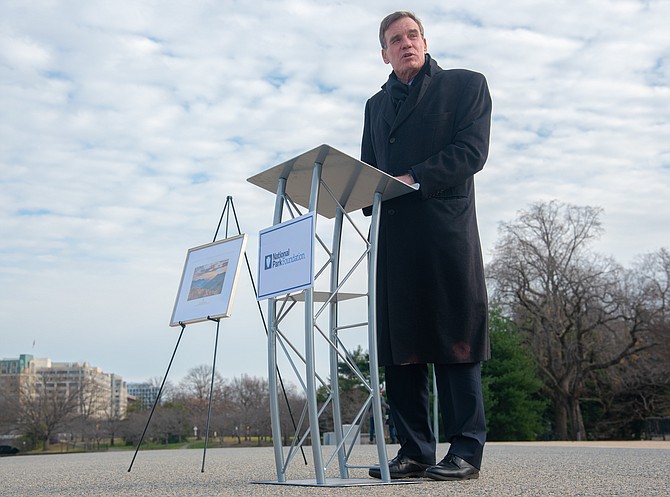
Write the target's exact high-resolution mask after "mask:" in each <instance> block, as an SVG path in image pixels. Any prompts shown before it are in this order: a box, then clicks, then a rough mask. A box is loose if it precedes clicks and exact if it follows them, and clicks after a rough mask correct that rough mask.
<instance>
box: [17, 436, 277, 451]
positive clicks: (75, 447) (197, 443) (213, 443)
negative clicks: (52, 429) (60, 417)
mask: <svg viewBox="0 0 670 497" xmlns="http://www.w3.org/2000/svg"><path fill="white" fill-rule="evenodd" d="M271 445H272V440H270V439H262V438H261V439H260V441H259V439H258V437H250V438H249V439H248V440H245V439H244V438H242V439H241V440H240V441H238V439H237V438H236V437H225V438H221V437H217V438H215V439H213V438H211V439H209V440H208V441H207V448H217V447H259V446H260V447H269V446H271ZM204 447H205V440H204V439H200V440H197V439H196V438H195V437H191V438H188V439H187V440H183V441H180V442H174V443H167V444H166V443H158V442H147V441H145V442H144V443H142V446H141V447H140V450H174V449H204ZM136 448H137V445H136V444H130V445H126V444H125V443H124V442H123V440H116V441H115V444H114V445H110V443H109V440H106V441H105V443H99V444H91V443H86V444H85V443H79V442H78V443H54V444H51V445H50V446H49V449H48V450H46V451H44V450H42V449H35V450H32V451H25V452H22V453H23V454H66V453H81V452H104V451H107V450H114V451H117V450H123V451H133V450H135V449H136Z"/></svg>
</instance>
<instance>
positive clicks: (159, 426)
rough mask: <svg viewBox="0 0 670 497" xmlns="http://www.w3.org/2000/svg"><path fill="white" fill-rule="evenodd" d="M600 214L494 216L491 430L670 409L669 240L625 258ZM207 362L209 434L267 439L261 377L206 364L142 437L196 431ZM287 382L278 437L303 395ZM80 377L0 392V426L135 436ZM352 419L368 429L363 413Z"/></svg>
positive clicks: (560, 426) (353, 391) (529, 436)
mask: <svg viewBox="0 0 670 497" xmlns="http://www.w3.org/2000/svg"><path fill="white" fill-rule="evenodd" d="M600 214H601V210H600V209H597V208H593V207H588V206H587V207H579V206H574V205H569V204H564V203H560V202H558V201H551V202H539V203H536V204H532V205H531V206H530V207H529V208H528V209H526V210H524V211H521V212H520V213H519V214H518V217H517V218H516V219H515V220H513V221H511V222H506V223H502V224H501V225H500V236H499V239H498V241H497V243H496V246H495V249H494V252H493V257H492V260H491V262H490V263H489V264H488V266H487V268H486V273H487V281H488V287H489V293H490V331H491V351H492V358H491V360H489V361H486V362H484V363H483V367H482V375H483V387H484V398H485V405H486V413H487V424H488V431H489V439H490V440H535V439H555V440H585V439H608V438H610V439H611V438H618V439H631V438H639V437H641V436H643V422H644V420H645V419H649V418H655V419H659V418H663V417H667V416H670V319H669V309H670V306H669V304H670V252H669V251H668V249H667V248H661V249H659V250H657V251H656V252H650V253H648V254H644V255H641V256H639V257H638V258H637V259H636V260H635V261H634V263H633V264H632V266H631V267H629V268H624V267H623V266H621V265H620V264H618V263H617V262H616V261H615V260H614V259H612V258H611V257H607V256H604V255H601V254H598V253H596V252H595V251H594V250H593V247H592V244H593V242H594V241H595V240H596V239H597V238H598V236H599V235H601V234H602V231H603V229H602V225H601V222H600ZM368 358H369V355H368V353H367V352H365V351H363V350H362V349H361V348H360V347H359V348H358V349H356V350H354V351H352V352H351V354H350V357H349V363H350V364H347V363H345V362H344V361H342V362H340V363H339V364H338V382H339V386H340V391H341V395H340V397H341V399H340V400H341V412H342V418H343V422H344V423H351V422H352V421H353V420H354V419H355V418H356V416H359V413H360V408H361V405H362V404H363V402H365V399H366V398H367V396H368V395H369V391H368V390H367V389H365V388H363V386H362V383H361V381H360V377H359V376H362V377H364V378H369V361H368ZM352 364H353V365H354V370H355V371H354V370H352V368H351V365H352ZM212 374H214V382H213V393H212V411H211V420H210V437H211V442H210V443H214V444H216V443H224V441H225V438H224V437H227V439H228V443H230V441H231V440H232V441H233V443H237V444H243V443H247V444H249V443H255V444H262V443H268V444H269V443H271V437H272V433H271V423H270V409H269V404H268V401H269V391H268V382H267V379H264V378H256V377H251V376H247V375H243V376H241V377H239V378H233V379H232V380H227V379H224V378H222V377H221V376H220V375H219V373H213V371H212V370H211V368H210V367H208V366H205V365H202V366H198V367H195V368H193V369H191V370H190V371H189V372H188V374H187V375H186V376H185V377H184V378H183V379H182V380H181V381H180V382H179V383H178V384H177V385H171V384H169V383H168V384H167V385H166V388H165V390H164V392H163V395H162V402H161V403H160V405H159V406H158V407H157V409H156V412H155V413H154V417H153V419H152V421H151V423H150V425H149V430H148V432H147V436H146V438H145V439H146V440H147V441H153V442H156V443H170V442H180V441H185V440H186V439H192V438H202V437H204V436H205V426H206V418H207V405H208V402H209V391H210V385H212ZM380 374H381V378H380V380H381V382H382V383H383V370H382V371H381V372H380ZM153 381H154V383H156V382H157V380H155V379H154V380H153ZM37 387H38V388H39V387H40V386H39V385H37ZM284 387H285V388H286V392H285V399H283V400H282V402H281V403H280V405H281V413H280V417H281V423H282V434H283V436H284V437H285V440H284V441H283V443H284V444H285V445H286V444H289V443H290V439H289V437H291V436H292V435H293V434H294V433H295V432H296V428H295V426H294V422H295V421H296V420H295V417H296V416H297V417H300V414H301V413H302V412H303V409H304V404H305V396H304V393H303V392H302V391H298V390H297V389H296V388H295V387H294V386H292V385H290V384H285V385H284ZM89 390H90V389H89V386H87V385H82V387H81V391H77V392H72V395H71V397H69V398H61V399H60V400H59V401H58V402H55V400H54V399H51V400H50V399H49V397H48V396H47V395H41V396H38V397H36V398H32V400H30V397H29V396H26V400H24V401H23V402H18V403H17V402H16V400H15V399H14V400H12V399H7V398H6V396H3V395H2V392H0V433H2V432H5V433H8V432H9V431H8V430H14V431H15V432H16V431H18V432H19V433H21V434H23V436H24V441H26V442H27V444H28V446H29V447H30V445H31V444H32V445H35V446H37V445H40V444H44V446H47V445H48V443H49V441H50V440H51V439H52V437H53V436H54V435H55V434H57V433H63V432H66V433H70V434H71V437H72V443H73V444H77V443H79V444H84V445H86V446H88V447H91V448H95V447H97V446H99V445H100V443H101V442H102V441H107V442H111V443H112V444H114V443H115V441H118V439H123V441H124V442H125V443H126V444H129V445H130V444H133V445H134V444H136V443H137V442H138V440H139V437H140V435H141V433H142V429H143V427H144V425H145V423H146V421H147V416H148V410H147V408H146V407H144V406H141V405H137V406H135V407H132V408H131V409H129V412H128V413H127V415H126V416H125V417H124V418H121V417H120V416H118V415H117V414H115V413H111V412H110V413H109V415H108V416H107V417H106V419H99V417H98V418H93V417H92V416H90V415H89V414H87V410H86V409H82V406H81V405H80V404H81V403H82V402H86V401H89V402H90V401H92V400H93V398H94V395H95V392H93V391H89ZM282 397H284V395H282ZM318 400H319V402H321V403H322V404H323V403H326V404H327V405H325V407H324V409H325V410H324V412H325V415H324V416H322V417H321V418H320V419H321V423H322V426H320V429H321V430H322V432H325V431H332V429H333V426H332V416H329V413H330V412H331V409H332V406H331V405H329V402H330V401H329V392H328V389H327V388H326V387H322V388H321V389H320V390H319V392H318ZM290 412H292V413H293V417H291V416H290V415H289V413H290ZM74 413H78V414H77V415H75V414H74ZM359 422H360V423H362V424H363V426H362V429H363V431H366V430H369V426H368V423H369V415H368V414H366V415H364V416H362V417H361V418H359ZM305 428H306V427H304V426H303V427H301V428H300V429H299V430H298V435H301V434H302V433H304V430H305Z"/></svg>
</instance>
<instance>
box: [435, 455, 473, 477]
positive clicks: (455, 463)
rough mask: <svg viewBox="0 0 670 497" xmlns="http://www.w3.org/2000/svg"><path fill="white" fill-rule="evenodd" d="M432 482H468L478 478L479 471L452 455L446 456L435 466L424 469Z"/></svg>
mask: <svg viewBox="0 0 670 497" xmlns="http://www.w3.org/2000/svg"><path fill="white" fill-rule="evenodd" d="M425 474H426V476H427V477H428V478H432V479H433V480H469V479H472V478H479V470H478V469H477V468H475V467H474V466H473V465H472V464H470V463H469V462H467V461H464V460H463V459H461V458H460V457H458V456H455V455H454V454H447V456H446V457H445V458H444V459H442V460H441V461H440V462H439V463H437V465H436V466H431V467H430V468H428V469H426V473H425Z"/></svg>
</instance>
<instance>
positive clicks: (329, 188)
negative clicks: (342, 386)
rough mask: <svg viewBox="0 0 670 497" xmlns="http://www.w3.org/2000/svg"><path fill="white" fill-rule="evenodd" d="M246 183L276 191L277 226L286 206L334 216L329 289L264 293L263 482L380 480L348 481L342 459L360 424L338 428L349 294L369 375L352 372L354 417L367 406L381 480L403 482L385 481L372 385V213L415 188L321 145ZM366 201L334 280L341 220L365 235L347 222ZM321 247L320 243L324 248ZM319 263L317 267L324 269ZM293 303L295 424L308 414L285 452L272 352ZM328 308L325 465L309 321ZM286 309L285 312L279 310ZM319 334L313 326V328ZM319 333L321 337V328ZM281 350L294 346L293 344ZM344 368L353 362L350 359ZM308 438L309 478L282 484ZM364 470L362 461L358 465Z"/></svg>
mask: <svg viewBox="0 0 670 497" xmlns="http://www.w3.org/2000/svg"><path fill="white" fill-rule="evenodd" d="M247 181H249V182H250V183H252V184H254V185H256V186H259V187H261V188H263V189H265V190H267V191H269V192H271V193H275V194H276V197H275V207H274V217H273V225H277V224H280V223H281V222H282V217H283V214H284V211H285V209H287V208H288V209H289V210H291V208H292V207H295V206H296V205H299V206H302V207H304V208H307V209H308V210H309V212H315V213H316V214H318V215H319V216H323V217H325V218H327V219H334V227H333V234H332V246H331V248H330V252H329V253H330V257H329V261H328V262H327V264H326V265H328V264H330V281H329V290H328V291H326V292H317V291H315V290H314V288H313V287H312V288H308V289H306V290H303V291H302V292H300V293H299V294H294V295H287V296H278V297H271V298H269V299H268V351H267V353H268V383H269V391H270V416H271V423H272V439H273V447H274V455H275V465H276V469H277V481H276V482H264V483H275V484H294V485H316V486H351V485H372V484H376V483H380V480H372V479H359V480H354V479H351V478H350V477H349V469H350V468H354V467H356V466H349V464H348V460H349V456H350V454H351V450H352V449H353V445H352V446H350V447H349V448H348V449H347V447H346V441H347V439H348V438H350V436H351V434H352V430H353V434H354V436H355V437H356V436H360V423H359V425H358V428H357V431H356V430H355V426H356V423H354V426H352V427H351V428H349V430H348V431H347V432H346V433H344V430H343V425H342V416H341V408H340V398H339V385H338V360H339V359H344V360H345V361H346V358H347V357H348V355H349V354H348V351H347V350H346V348H345V346H344V344H343V343H342V342H341V341H340V340H339V337H338V333H339V331H340V326H339V323H338V310H339V309H338V306H339V303H340V302H342V301H344V300H348V299H351V298H356V297H367V298H368V303H367V322H363V323H359V324H357V325H354V327H355V326H365V327H367V338H368V350H369V355H370V379H369V382H366V381H363V380H364V378H363V376H362V375H361V374H360V371H359V372H357V373H356V374H357V376H358V377H359V379H361V380H362V381H363V383H364V387H365V388H367V390H368V393H369V395H368V398H367V400H366V401H365V402H364V404H363V406H362V407H361V410H360V411H359V413H358V415H357V417H356V419H358V420H359V421H360V420H361V419H362V416H363V414H365V413H367V412H368V410H369V409H371V410H372V416H373V419H374V426H375V435H376V439H377V453H378V460H379V466H380V469H381V482H382V483H386V484H388V483H409V482H406V481H405V482H398V481H394V482H391V479H390V474H389V469H388V457H387V453H386V443H385V439H384V418H383V415H382V408H381V393H380V383H379V365H378V360H377V326H376V299H375V296H376V276H377V243H378V235H379V213H380V206H381V203H382V201H385V200H389V199H391V198H395V197H398V196H400V195H404V194H407V193H411V192H413V191H415V189H414V188H413V187H411V186H409V185H407V184H405V183H403V182H401V181H399V180H397V179H396V178H394V177H392V176H390V175H388V174H386V173H384V172H383V171H380V170H378V169H376V168H375V167H372V166H370V165H368V164H365V163H363V162H361V161H359V160H357V159H354V158H353V157H350V156H348V155H347V154H344V153H343V152H340V151H339V150H337V149H335V148H333V147H331V146H330V145H327V144H322V145H320V146H318V147H316V148H314V149H312V150H310V151H308V152H305V153H303V154H301V155H299V156H297V157H294V158H293V159H290V160H288V161H286V162H283V163H281V164H279V165H277V166H275V167H273V168H271V169H268V170H266V171H264V172H261V173H259V174H257V175H255V176H252V177H250V178H248V179H247ZM369 206H372V216H371V219H370V229H369V235H368V240H367V242H366V247H367V248H366V250H365V251H364V253H363V256H361V258H359V259H358V261H357V262H356V263H355V264H354V265H353V266H352V267H351V268H350V270H349V272H348V273H347V276H346V277H345V278H343V279H342V280H341V279H340V276H339V275H340V270H341V269H342V268H341V263H340V258H341V241H342V229H343V225H344V222H345V221H348V222H349V223H350V224H351V226H352V227H353V228H354V229H355V230H356V231H357V232H358V234H359V235H360V236H361V238H362V239H363V241H366V240H365V236H364V235H363V234H362V232H361V231H360V230H359V229H358V228H357V227H356V225H355V223H354V221H353V220H352V219H351V217H350V216H349V215H348V214H349V213H350V212H353V211H357V210H359V209H362V208H364V207H369ZM316 217H317V219H316V221H315V223H316V231H315V236H316V237H317V238H318V236H319V230H318V224H319V223H318V216H316ZM324 248H325V245H324ZM366 257H367V263H368V274H367V293H365V294H351V293H344V292H343V291H342V285H343V284H344V283H345V282H346V279H347V278H348V276H349V275H350V274H351V273H352V272H354V271H355V269H356V267H357V266H358V265H360V264H361V263H362V262H365V259H366ZM325 269H326V268H325V267H324V270H325ZM298 302H304V357H301V360H302V361H303V362H304V377H303V376H301V375H300V372H299V371H298V369H299V368H298V367H296V366H295V364H294V362H293V361H292V359H291V358H290V357H289V358H288V360H289V361H290V362H291V365H292V367H293V369H294V372H295V373H296V375H297V376H298V379H299V380H300V382H301V384H302V386H303V388H304V390H305V394H306V397H307V403H306V410H305V411H303V416H302V418H301V422H302V421H303V420H304V418H305V417H307V420H308V425H309V426H308V428H307V431H306V432H305V434H304V435H302V436H301V437H299V436H298V434H299V430H300V427H298V428H297V430H296V433H295V435H294V437H293V443H292V444H291V446H290V447H289V449H288V453H287V454H285V449H284V447H283V445H282V428H281V423H280V413H279V401H278V395H277V394H278V390H277V352H278V345H279V346H280V347H281V348H283V349H284V351H285V352H286V355H287V357H288V352H287V351H286V347H287V345H286V341H287V340H288V339H287V338H286V337H285V336H284V335H283V334H282V333H281V331H280V330H279V323H280V322H281V321H282V320H283V318H284V308H285V306H286V305H288V306H289V310H290V309H291V308H292V307H293V306H294V305H295V304H296V303H298ZM317 303H323V305H322V307H321V308H320V309H318V310H317V309H316V304H317ZM325 310H327V311H328V318H329V330H328V337H327V342H328V349H329V375H330V396H329V399H328V401H329V402H332V407H333V408H332V411H333V423H334V430H335V443H336V448H335V452H334V454H333V455H332V457H331V459H330V460H329V462H328V464H327V465H325V466H324V458H323V448H322V444H321V433H320V429H319V418H320V415H321V413H320V412H319V408H318V405H317V380H319V381H321V383H322V384H324V385H325V382H324V381H323V380H321V379H320V378H319V377H318V375H317V372H316V362H315V361H316V360H315V344H314V337H315V322H316V318H317V316H318V315H320V314H321V312H323V311H325ZM286 312H288V311H286ZM319 331H320V330H319ZM322 336H324V338H326V337H325V334H323V333H322ZM288 347H289V348H291V349H293V350H296V347H294V346H293V345H292V344H290V343H288ZM349 366H350V367H351V366H352V364H349ZM308 435H309V436H310V438H311V445H312V458H313V461H314V477H315V479H314V481H305V480H301V481H292V482H291V481H288V480H287V468H288V464H289V463H290V462H291V460H292V458H293V456H294V455H295V452H296V450H297V449H298V448H301V447H302V445H303V444H304V443H305V442H306V440H307V436H308ZM335 457H337V461H338V465H339V478H334V479H333V478H328V479H327V478H326V469H327V466H328V465H329V464H330V463H332V462H333V461H334V460H335ZM365 467H367V466H365ZM358 468H361V467H360V466H358Z"/></svg>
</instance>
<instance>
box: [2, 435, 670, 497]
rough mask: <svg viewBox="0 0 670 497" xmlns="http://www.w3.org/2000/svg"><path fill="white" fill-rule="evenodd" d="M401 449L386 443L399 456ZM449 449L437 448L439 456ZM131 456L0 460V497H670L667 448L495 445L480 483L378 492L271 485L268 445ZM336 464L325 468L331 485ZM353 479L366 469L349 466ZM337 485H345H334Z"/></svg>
mask: <svg viewBox="0 0 670 497" xmlns="http://www.w3.org/2000/svg"><path fill="white" fill-rule="evenodd" d="M310 450H311V448H309V447H307V448H306V456H307V461H308V465H307V466H305V464H304V462H303V460H302V458H301V457H299V458H298V459H297V460H293V461H292V463H291V465H290V466H289V469H288V472H287V474H288V479H289V481H290V482H302V481H304V480H307V481H312V482H313V481H314V472H313V467H312V462H311V452H310ZM396 450H397V446H393V445H391V446H389V447H388V452H389V455H390V456H391V457H392V456H393V455H395V452H396ZM446 450H447V445H441V446H440V453H441V452H446ZM132 456H133V452H132V451H110V452H104V453H89V454H62V455H34V456H33V455H30V456H10V457H2V458H0V496H12V497H22V496H69V497H74V496H110V497H111V496H114V497H119V496H149V495H151V496H154V495H155V496H181V497H183V496H244V497H253V496H275V495H276V496H313V495H323V496H343V495H347V496H349V495H360V496H365V497H374V496H384V497H390V496H391V497H392V496H407V495H412V496H424V495H425V496H435V497H437V496H449V495H454V496H459V497H460V496H463V497H465V496H645V497H651V496H664V497H666V496H669V495H670V442H662V441H658V442H620V443H595V442H593V443H567V442H566V443H514V444H511V443H489V444H487V446H486V450H485V455H484V467H483V468H482V473H481V476H480V478H479V479H478V480H470V481H465V482H436V481H432V480H425V479H418V480H413V482H414V483H409V484H390V485H384V484H377V485H373V486H350V487H329V486H320V487H315V486H305V485H299V486H296V485H284V484H283V485H272V484H265V483H260V484H259V483H254V482H267V481H276V479H277V474H276V471H275V466H274V454H273V451H272V448H266V447H262V448H229V449H209V450H207V454H206V461H205V471H204V473H203V472H201V466H202V456H203V451H202V450H195V449H189V450H159V451H140V452H139V454H138V456H137V459H136V460H135V463H134V465H133V468H132V471H131V472H128V468H129V466H130V462H131V460H132ZM376 459H377V455H376V447H375V446H372V445H361V446H357V447H356V449H355V451H354V452H353V453H352V456H351V457H350V459H349V464H350V465H352V466H353V465H368V464H374V463H375V462H376ZM336 476H337V467H336V463H335V467H334V468H328V471H327V477H328V483H330V482H331V481H333V480H331V477H336ZM351 477H352V478H355V479H356V480H360V479H364V481H369V482H371V483H372V482H376V481H375V480H372V479H368V478H367V471H366V470H363V469H355V470H351ZM335 481H336V482H339V480H335Z"/></svg>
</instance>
